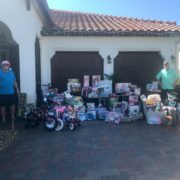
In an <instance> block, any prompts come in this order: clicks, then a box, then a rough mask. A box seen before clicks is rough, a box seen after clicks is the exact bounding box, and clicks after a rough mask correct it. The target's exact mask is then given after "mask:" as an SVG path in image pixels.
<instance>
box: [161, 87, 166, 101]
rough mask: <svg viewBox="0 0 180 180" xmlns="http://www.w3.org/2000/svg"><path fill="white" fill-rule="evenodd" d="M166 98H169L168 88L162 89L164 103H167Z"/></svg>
mask: <svg viewBox="0 0 180 180" xmlns="http://www.w3.org/2000/svg"><path fill="white" fill-rule="evenodd" d="M166 99H167V90H166V89H161V101H162V103H163V104H165V103H166Z"/></svg>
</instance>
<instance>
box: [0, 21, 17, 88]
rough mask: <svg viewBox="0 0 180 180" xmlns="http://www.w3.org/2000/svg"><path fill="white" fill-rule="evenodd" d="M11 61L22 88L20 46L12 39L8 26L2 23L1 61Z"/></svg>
mask: <svg viewBox="0 0 180 180" xmlns="http://www.w3.org/2000/svg"><path fill="white" fill-rule="evenodd" d="M2 60H9V61H10V62H11V65H12V68H13V71H14V73H15V75H16V79H17V82H18V85H19V86H20V70H19V45H18V44H17V43H16V41H15V40H14V39H13V37H12V33H11V31H10V29H9V28H8V26H7V25H6V24H4V23H3V22H2V21H0V61H2Z"/></svg>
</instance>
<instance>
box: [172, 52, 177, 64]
mask: <svg viewBox="0 0 180 180" xmlns="http://www.w3.org/2000/svg"><path fill="white" fill-rule="evenodd" d="M175 61H176V57H175V56H174V55H173V54H172V55H171V62H172V63H175Z"/></svg>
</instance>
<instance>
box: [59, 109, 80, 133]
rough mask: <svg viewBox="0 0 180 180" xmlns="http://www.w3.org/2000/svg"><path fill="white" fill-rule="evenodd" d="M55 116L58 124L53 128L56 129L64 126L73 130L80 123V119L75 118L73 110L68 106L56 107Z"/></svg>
mask: <svg viewBox="0 0 180 180" xmlns="http://www.w3.org/2000/svg"><path fill="white" fill-rule="evenodd" d="M56 117H57V121H58V125H57V127H56V128H55V130H56V131H60V130H62V129H63V128H64V127H65V126H67V127H68V129H69V130H71V131H73V130H74V129H75V127H76V126H80V125H81V124H80V120H78V119H77V118H76V116H75V112H74V110H73V108H71V107H70V106H60V107H56Z"/></svg>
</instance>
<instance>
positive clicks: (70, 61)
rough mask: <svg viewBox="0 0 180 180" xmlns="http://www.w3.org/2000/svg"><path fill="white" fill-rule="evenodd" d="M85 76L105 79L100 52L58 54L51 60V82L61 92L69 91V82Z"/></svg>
mask: <svg viewBox="0 0 180 180" xmlns="http://www.w3.org/2000/svg"><path fill="white" fill-rule="evenodd" d="M84 75H90V77H92V75H101V77H103V59H102V58H101V56H100V55H99V53H98V52H56V54H55V55H54V57H53V58H52V59H51V82H52V85H53V87H57V88H58V89H59V90H60V92H62V91H65V90H67V81H68V79H71V78H73V79H74V78H78V79H80V82H81V83H83V76H84Z"/></svg>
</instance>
